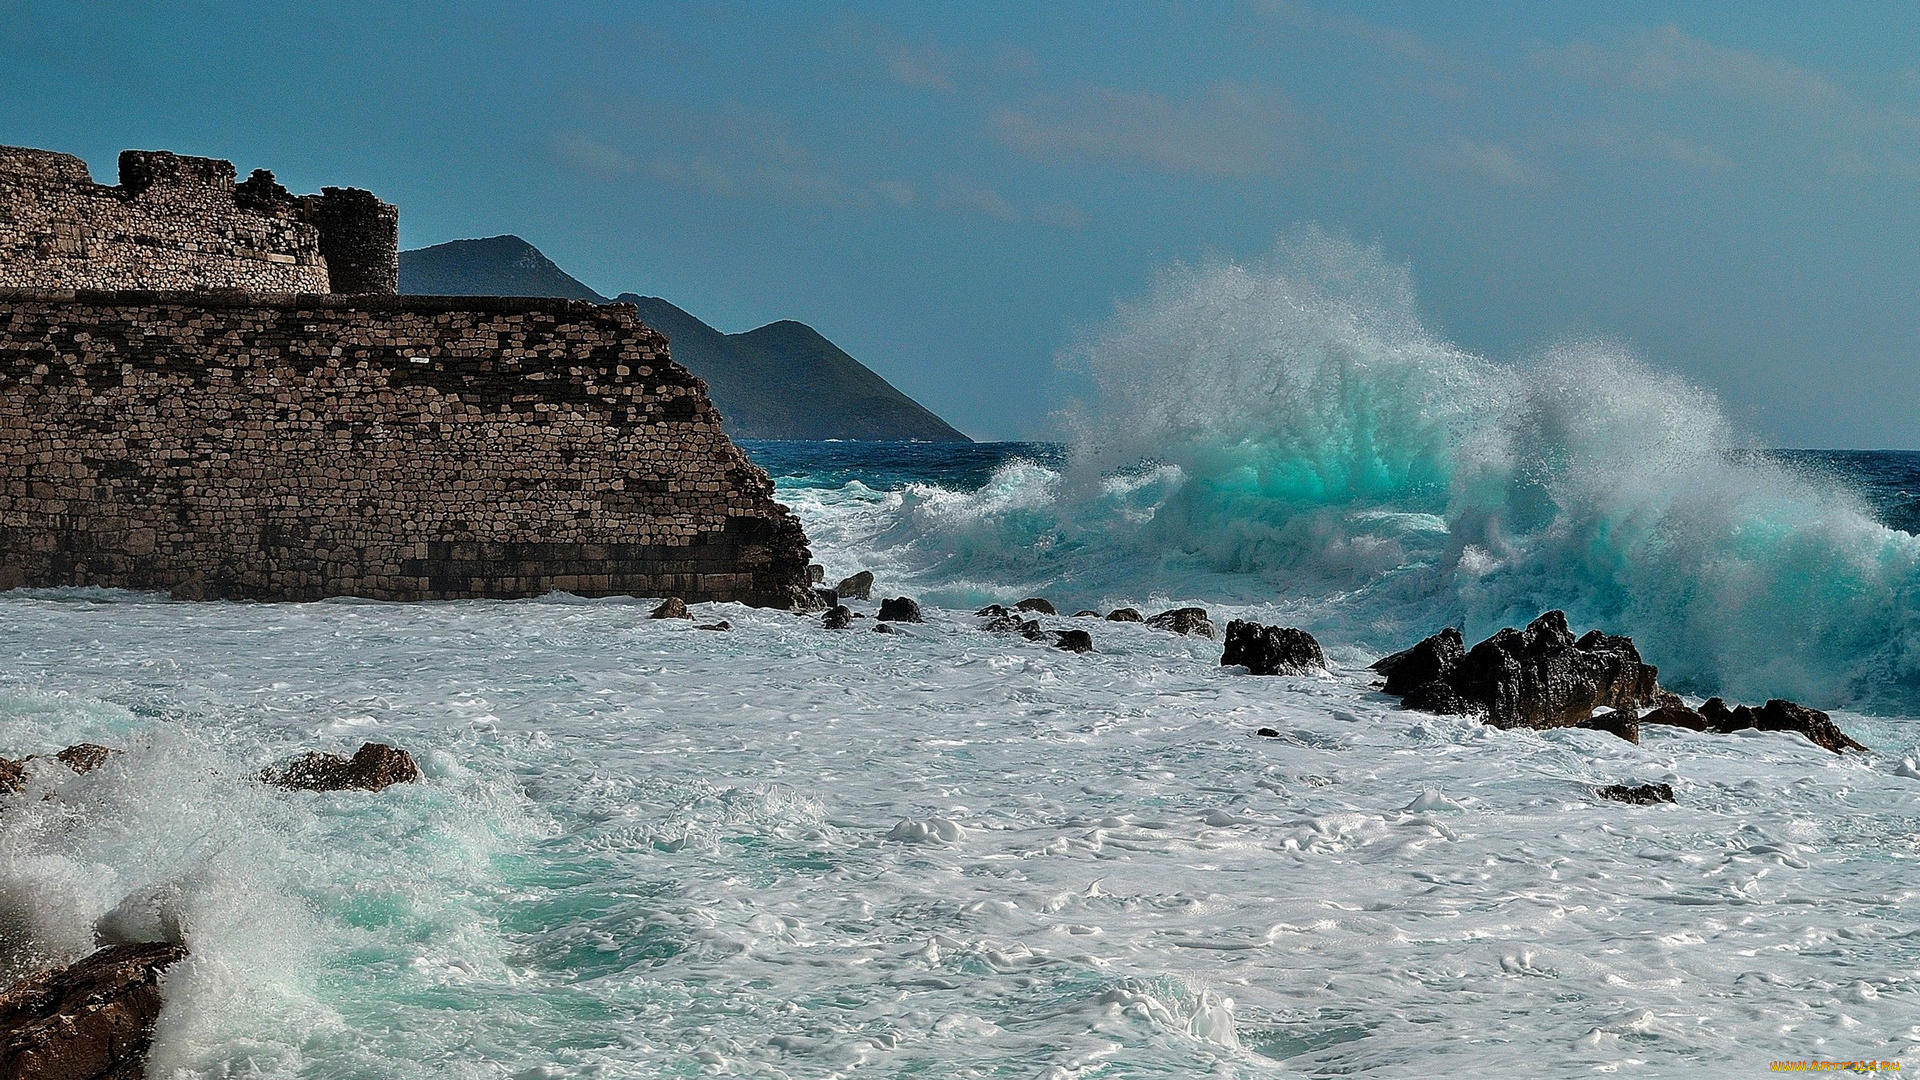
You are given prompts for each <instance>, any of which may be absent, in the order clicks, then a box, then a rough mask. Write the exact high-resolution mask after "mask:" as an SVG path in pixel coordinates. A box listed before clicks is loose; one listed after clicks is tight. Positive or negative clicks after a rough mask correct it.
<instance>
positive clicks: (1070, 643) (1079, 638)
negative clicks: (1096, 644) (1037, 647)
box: [1053, 630, 1093, 653]
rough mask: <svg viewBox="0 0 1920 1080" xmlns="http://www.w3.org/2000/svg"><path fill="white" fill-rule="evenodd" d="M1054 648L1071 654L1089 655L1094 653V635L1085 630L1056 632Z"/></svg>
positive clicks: (1054, 634) (1054, 633)
mask: <svg viewBox="0 0 1920 1080" xmlns="http://www.w3.org/2000/svg"><path fill="white" fill-rule="evenodd" d="M1053 647H1054V648H1056V649H1065V650H1066V651H1068V652H1070V653H1089V652H1092V651H1093V635H1092V634H1089V633H1087V632H1086V631H1085V630H1055V631H1054V632H1053Z"/></svg>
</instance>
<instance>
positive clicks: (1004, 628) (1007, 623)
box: [986, 612, 1023, 634]
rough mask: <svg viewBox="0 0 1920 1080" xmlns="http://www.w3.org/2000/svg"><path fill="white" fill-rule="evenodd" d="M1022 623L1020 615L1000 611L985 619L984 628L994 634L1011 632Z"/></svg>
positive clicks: (1017, 628)
mask: <svg viewBox="0 0 1920 1080" xmlns="http://www.w3.org/2000/svg"><path fill="white" fill-rule="evenodd" d="M1022 625H1023V623H1022V621H1021V618H1020V616H1018V615H1012V614H1006V613H1004V612H1003V613H1002V614H999V615H995V616H993V617H991V618H989V619H988V620H987V625H986V629H987V630H989V631H991V632H992V633H995V634H1011V633H1013V632H1014V631H1016V630H1019V629H1020V627H1021V626H1022Z"/></svg>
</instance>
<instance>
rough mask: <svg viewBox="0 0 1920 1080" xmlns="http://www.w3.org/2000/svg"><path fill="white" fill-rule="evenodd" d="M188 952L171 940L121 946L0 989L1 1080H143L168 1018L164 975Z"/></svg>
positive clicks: (112, 947) (102, 950) (30, 976)
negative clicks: (163, 1013)
mask: <svg viewBox="0 0 1920 1080" xmlns="http://www.w3.org/2000/svg"><path fill="white" fill-rule="evenodd" d="M186 955H187V950H186V947H185V946H182V945H176V944H171V943H166V942H160V943H149V944H141V945H114V946H111V947H109V948H105V949H101V950H100V951H99V952H96V953H94V954H93V955H91V956H89V957H87V958H86V959H84V960H81V961H80V962H79V963H76V964H72V965H70V966H68V967H64V968H60V969H58V970H55V971H45V972H41V973H40V974H37V975H29V976H27V977H26V978H24V979H21V980H20V981H19V982H16V983H14V984H13V985H12V986H10V987H8V988H7V991H6V992H5V993H4V994H0V1078H4V1080H138V1078H139V1077H141V1076H143V1075H144V1074H145V1071H146V1063H147V1052H148V1050H149V1049H151V1047H152V1044H153V1022H154V1020H155V1019H156V1018H157V1017H158V1016H159V1015H160V1004H161V1001H160V987H159V976H160V972H161V971H162V970H163V969H164V968H166V967H167V966H168V965H169V964H173V963H176V962H178V961H179V960H180V959H181V958H183V957H185V956H186Z"/></svg>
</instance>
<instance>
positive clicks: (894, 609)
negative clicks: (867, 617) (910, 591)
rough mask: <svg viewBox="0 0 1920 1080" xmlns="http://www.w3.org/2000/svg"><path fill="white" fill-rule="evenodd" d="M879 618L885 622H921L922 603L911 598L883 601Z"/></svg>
mask: <svg viewBox="0 0 1920 1080" xmlns="http://www.w3.org/2000/svg"><path fill="white" fill-rule="evenodd" d="M878 617H879V618H880V620H881V621H883V622H919V621H921V620H920V602H919V601H917V600H915V599H914V598H913V597H911V596H896V597H893V598H891V599H887V600H882V601H880V614H879V616H878Z"/></svg>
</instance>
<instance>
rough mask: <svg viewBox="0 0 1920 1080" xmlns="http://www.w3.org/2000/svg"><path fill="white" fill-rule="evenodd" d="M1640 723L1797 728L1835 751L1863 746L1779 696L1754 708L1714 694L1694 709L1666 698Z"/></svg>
mask: <svg viewBox="0 0 1920 1080" xmlns="http://www.w3.org/2000/svg"><path fill="white" fill-rule="evenodd" d="M1640 723H1641V724H1642V725H1647V724H1658V725H1662V726H1666V727H1679V728H1686V729H1687V730H1689V731H1707V732H1713V733H1715V734H1726V733H1728V732H1734V731H1750V730H1751V731H1797V732H1799V733H1800V734H1802V735H1804V736H1806V737H1807V741H1808V742H1811V743H1813V744H1814V745H1815V746H1818V747H1821V748H1822V749H1825V750H1831V751H1833V752H1834V753H1836V754H1838V753H1840V752H1842V751H1844V750H1865V749H1866V747H1865V746H1862V745H1861V744H1860V743H1858V742H1855V741H1854V740H1853V739H1852V738H1850V737H1849V736H1848V735H1847V733H1846V732H1844V731H1841V730H1840V726H1839V725H1838V724H1835V723H1834V722H1833V717H1831V716H1828V715H1827V714H1826V713H1823V712H1821V711H1820V710H1819V709H1810V708H1808V707H1807V706H1805V705H1799V704H1796V703H1794V702H1791V701H1785V700H1782V699H1780V698H1774V699H1772V700H1771V701H1768V702H1767V703H1766V704H1765V705H1762V706H1760V707H1759V708H1757V709H1756V708H1754V707H1753V706H1751V705H1739V706H1735V707H1731V708H1730V707H1728V705H1727V703H1726V702H1725V701H1722V700H1721V699H1719V698H1717V697H1716V698H1708V699H1707V700H1706V703H1705V704H1703V705H1701V706H1700V708H1699V709H1697V710H1696V709H1690V708H1688V707H1686V706H1685V705H1683V704H1680V703H1679V702H1677V701H1676V702H1670V703H1668V704H1665V705H1662V706H1661V707H1660V708H1657V709H1654V710H1653V711H1651V712H1649V713H1647V714H1646V715H1644V716H1642V717H1641V718H1640Z"/></svg>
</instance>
